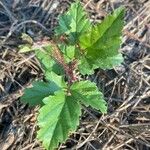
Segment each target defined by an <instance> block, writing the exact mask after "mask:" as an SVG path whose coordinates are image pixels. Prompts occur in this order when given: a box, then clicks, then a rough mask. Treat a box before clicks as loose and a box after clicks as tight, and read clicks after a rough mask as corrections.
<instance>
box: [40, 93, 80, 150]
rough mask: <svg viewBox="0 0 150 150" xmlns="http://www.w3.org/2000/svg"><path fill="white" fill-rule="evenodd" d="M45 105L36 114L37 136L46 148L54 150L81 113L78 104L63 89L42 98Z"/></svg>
mask: <svg viewBox="0 0 150 150" xmlns="http://www.w3.org/2000/svg"><path fill="white" fill-rule="evenodd" d="M43 102H44V103H45V105H44V106H43V107H42V108H41V109H40V111H39V116H38V126H39V127H40V130H39V131H38V134H37V138H38V139H39V140H40V141H42V143H43V146H44V147H45V149H46V150H54V149H55V148H57V147H58V145H59V143H63V142H64V141H65V140H66V139H67V137H68V134H71V133H72V132H74V131H75V130H76V129H77V126H78V125H79V116H80V115H81V108H80V104H79V103H78V102H77V101H76V100H75V99H73V98H72V97H71V96H66V95H65V92H64V91H58V92H56V93H55V95H54V96H49V97H47V98H45V99H44V100H43Z"/></svg>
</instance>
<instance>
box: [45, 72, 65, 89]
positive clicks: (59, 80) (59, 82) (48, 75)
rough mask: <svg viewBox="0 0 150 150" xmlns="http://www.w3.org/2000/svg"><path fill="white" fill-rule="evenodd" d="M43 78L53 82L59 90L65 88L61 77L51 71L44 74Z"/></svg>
mask: <svg viewBox="0 0 150 150" xmlns="http://www.w3.org/2000/svg"><path fill="white" fill-rule="evenodd" d="M45 78H46V79H47V80H48V81H53V82H55V83H56V84H57V85H58V86H59V87H61V88H65V87H66V83H65V81H64V79H63V76H60V75H58V74H56V73H55V72H53V71H46V72H45Z"/></svg>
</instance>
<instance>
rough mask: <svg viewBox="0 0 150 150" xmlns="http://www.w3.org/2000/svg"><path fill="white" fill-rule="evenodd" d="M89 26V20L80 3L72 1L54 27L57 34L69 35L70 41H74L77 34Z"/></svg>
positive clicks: (76, 38)
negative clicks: (57, 24)
mask: <svg viewBox="0 0 150 150" xmlns="http://www.w3.org/2000/svg"><path fill="white" fill-rule="evenodd" d="M90 27H91V25H90V21H89V20H88V19H87V16H86V14H85V12H84V10H83V8H82V6H81V4H80V2H76V3H73V4H72V5H71V7H70V9H69V10H68V12H67V13H66V14H65V15H61V16H60V17H59V26H58V27H57V28H56V29H55V32H56V34H57V35H62V34H66V35H69V39H70V41H71V43H76V42H77V40H78V38H79V36H80V35H81V34H82V33H84V32H85V31H87V30H88V29H89V28H90Z"/></svg>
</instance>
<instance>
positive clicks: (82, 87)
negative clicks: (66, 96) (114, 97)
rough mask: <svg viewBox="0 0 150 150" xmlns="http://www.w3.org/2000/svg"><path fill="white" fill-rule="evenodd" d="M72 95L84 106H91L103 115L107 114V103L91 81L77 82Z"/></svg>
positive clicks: (72, 88)
mask: <svg viewBox="0 0 150 150" xmlns="http://www.w3.org/2000/svg"><path fill="white" fill-rule="evenodd" d="M71 94H72V96H73V97H74V98H75V99H77V100H79V101H81V102H82V103H83V104H84V105H86V106H91V107H93V108H95V109H97V110H100V111H101V112H102V113H106V112H107V106H106V101H105V100H104V98H103V94H102V93H101V92H100V91H99V90H98V89H97V86H96V84H95V83H92V82H90V81H79V82H76V83H74V84H73V85H72V86H71Z"/></svg>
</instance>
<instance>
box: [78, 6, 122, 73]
mask: <svg viewBox="0 0 150 150" xmlns="http://www.w3.org/2000/svg"><path fill="white" fill-rule="evenodd" d="M123 16H124V9H122V8H119V9H117V10H116V11H115V12H114V13H113V14H112V15H109V16H107V17H106V18H105V19H104V21H102V23H100V24H98V25H95V26H93V27H92V29H91V31H89V32H87V33H86V34H82V36H81V37H80V42H79V44H80V46H81V48H83V49H85V53H86V54H85V56H83V59H86V61H83V60H81V64H80V66H79V69H80V70H81V73H82V74H90V72H91V69H92V70H93V69H96V68H102V69H106V68H112V67H113V66H114V65H116V64H118V63H117V61H116V57H117V59H118V58H119V56H120V55H118V49H119V47H120V44H121V38H120V37H121V31H122V29H123V23H124V21H123ZM120 60H121V57H120ZM119 63H120V61H119ZM87 64H88V67H87V69H86V70H84V71H83V72H82V68H83V66H84V67H85V66H86V65H87ZM91 64H92V65H91ZM89 66H90V67H89ZM88 68H89V69H88Z"/></svg>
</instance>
